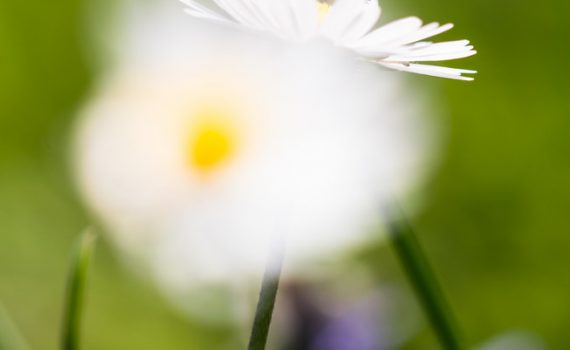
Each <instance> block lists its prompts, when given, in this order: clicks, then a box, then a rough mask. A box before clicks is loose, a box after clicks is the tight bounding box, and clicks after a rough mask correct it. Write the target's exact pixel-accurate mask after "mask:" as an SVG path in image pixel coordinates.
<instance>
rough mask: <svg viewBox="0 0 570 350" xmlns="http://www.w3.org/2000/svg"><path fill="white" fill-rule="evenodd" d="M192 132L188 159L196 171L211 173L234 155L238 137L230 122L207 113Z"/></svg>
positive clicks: (201, 117)
mask: <svg viewBox="0 0 570 350" xmlns="http://www.w3.org/2000/svg"><path fill="white" fill-rule="evenodd" d="M191 130H192V132H191V133H190V137H189V142H188V146H187V147H188V148H187V157H188V163H189V165H190V166H191V167H192V168H193V169H194V170H196V171H198V172H202V173H207V172H210V171H212V170H213V169H215V168H217V167H218V166H219V165H221V164H223V163H224V162H225V161H227V160H228V159H229V158H230V157H231V156H232V155H233V154H234V152H235V148H236V135H235V130H234V129H233V128H232V125H231V123H230V122H229V121H228V120H226V119H224V118H220V117H219V116H218V115H217V114H212V113H206V114H205V115H201V116H200V118H199V121H198V123H197V124H196V125H194V126H193V127H192V128H191Z"/></svg>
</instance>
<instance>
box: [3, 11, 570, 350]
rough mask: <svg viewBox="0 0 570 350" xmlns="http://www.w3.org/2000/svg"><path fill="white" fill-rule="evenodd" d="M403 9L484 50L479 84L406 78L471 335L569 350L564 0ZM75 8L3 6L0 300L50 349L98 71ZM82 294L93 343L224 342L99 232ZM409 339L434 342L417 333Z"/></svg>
mask: <svg viewBox="0 0 570 350" xmlns="http://www.w3.org/2000/svg"><path fill="white" fill-rule="evenodd" d="M92 1H93V0H92ZM172 1H175V0H172ZM397 3H398V4H397V6H398V8H397V10H395V5H396V4H395V2H394V1H392V2H391V3H387V4H386V6H385V11H386V12H389V11H391V10H392V14H394V12H393V11H396V12H395V13H397V14H399V15H407V14H415V15H418V16H420V17H422V18H424V19H425V20H441V21H453V22H454V23H456V28H455V29H454V30H453V31H452V32H451V33H446V34H444V35H442V36H441V38H439V39H457V38H470V39H471V40H472V41H473V42H474V44H475V45H476V48H477V49H478V51H479V53H478V55H477V56H475V57H473V58H469V59H466V60H463V61H460V62H454V63H453V64H455V66H458V67H466V68H474V69H477V70H478V71H479V72H480V73H479V74H478V75H477V79H476V81H475V82H472V83H463V82H456V81H447V80H442V79H436V78H429V77H410V80H412V81H413V82H417V83H418V84H419V86H420V91H422V89H426V91H429V95H430V96H437V98H438V103H439V104H440V110H445V111H446V113H444V114H442V115H440V116H439V117H438V118H440V119H441V122H442V124H443V125H444V126H445V128H446V134H447V138H446V141H445V144H444V147H443V150H442V152H443V153H442V155H441V158H442V160H441V164H440V167H439V168H438V169H437V171H436V172H435V173H434V174H433V176H432V177H431V178H430V179H429V181H428V183H427V184H426V186H425V189H424V191H425V195H426V197H425V198H426V201H425V207H424V208H423V210H422V211H421V212H420V213H419V215H417V216H416V217H415V218H414V219H413V220H414V225H415V226H416V228H417V230H418V231H419V232H420V239H421V241H422V243H423V244H424V246H425V249H426V251H427V253H428V254H429V256H430V258H431V259H432V263H433V265H434V267H435V268H436V270H437V273H438V276H439V277H440V279H441V281H442V284H443V286H444V289H445V291H446V293H447V295H448V297H449V301H450V303H451V305H452V307H453V309H454V311H455V313H456V315H457V319H458V320H459V323H460V325H461V328H462V330H463V333H464V335H465V338H466V339H467V341H468V343H469V344H477V343H480V342H484V341H485V340H487V339H489V338H491V337H494V336H496V335H497V334H499V333H502V332H505V331H509V330H513V329H522V330H527V331H530V332H533V333H536V334H538V335H540V336H541V337H542V338H543V339H544V340H545V341H546V343H547V344H548V346H549V348H551V349H570V332H568V331H567V328H568V326H569V325H570V268H569V267H570V253H569V250H570V249H569V248H570V236H569V233H570V229H569V227H570V225H569V222H570V215H569V214H570V137H569V136H570V104H569V103H568V102H569V101H568V99H569V98H570V85H569V84H568V78H570V74H569V73H568V70H567V68H566V65H567V62H569V60H568V58H569V57H568V56H569V55H568V53H569V52H570V49H568V38H569V37H570V29H569V27H568V26H567V14H569V13H570V4H569V3H568V2H567V1H564V0H545V1H543V2H541V3H540V4H539V3H537V2H530V1H527V0H523V1H514V0H506V1H500V2H497V1H492V0H479V1H452V0H432V1H419V0H401V1H398V2H397ZM85 12H86V6H85V3H83V2H82V1H79V0H56V1H52V2H46V1H42V2H39V1H14V0H0V301H1V302H2V303H3V304H4V306H5V307H6V309H7V310H8V311H9V313H10V314H11V316H12V318H13V319H14V321H15V323H16V324H17V325H18V327H19V328H20V330H21V332H22V333H23V334H24V336H25V337H26V338H27V339H28V341H29V343H30V345H31V346H32V348H34V349H54V348H56V347H57V341H58V336H59V324H60V316H61V310H60V309H61V303H62V298H63V294H64V285H65V276H66V270H67V264H68V260H69V250H70V248H71V246H72V245H73V242H74V239H75V238H76V236H77V234H78V233H79V232H80V231H81V230H82V229H83V228H84V227H85V226H86V225H87V224H88V222H89V220H88V217H87V215H86V214H85V211H84V210H83V209H82V207H81V205H80V203H79V200H78V198H77V196H76V194H75V193H74V190H73V186H72V181H71V178H70V175H69V172H68V170H67V169H68V168H67V164H66V162H67V159H68V157H67V156H68V151H67V147H68V130H69V127H70V124H71V123H72V121H73V119H74V115H75V111H76V109H77V108H78V106H80V105H81V102H82V99H83V98H84V97H85V96H86V93H87V92H88V89H89V87H90V86H91V84H92V83H93V81H94V75H93V73H92V70H91V69H90V66H89V65H88V63H87V62H88V58H87V57H86V52H87V50H86V48H87V47H88V46H90V45H89V43H88V42H87V41H88V36H86V35H85V30H84V29H85ZM393 17H395V15H391V16H390V18H393ZM426 94H427V93H426ZM375 254H378V255H379V256H383V257H382V258H379V261H380V262H381V263H382V266H383V268H384V269H392V270H393V273H386V274H384V275H385V276H388V277H385V278H386V279H397V280H401V279H402V276H401V272H400V271H399V270H398V268H397V265H396V264H395V263H394V261H393V256H391V252H390V251H389V247H383V248H381V249H380V251H376V252H375ZM384 260H392V261H391V263H390V261H384ZM89 295H90V299H89V303H88V310H87V320H86V322H87V327H86V329H85V342H86V348H87V349H125V350H127V349H137V350H144V349H159V348H161V349H162V348H164V349H214V348H219V347H220V346H221V344H223V343H224V340H223V339H224V336H223V335H224V334H226V332H227V331H224V330H219V329H217V330H214V329H210V328H208V327H207V326H204V325H199V324H193V323H191V322H189V321H187V320H185V319H184V318H183V317H182V316H180V315H179V314H177V313H175V312H173V311H172V310H171V309H169V308H168V307H167V306H166V305H165V302H164V301H163V300H162V299H161V298H160V297H159V296H158V295H157V294H156V292H155V291H153V289H152V288H148V286H146V285H145V284H144V283H143V282H141V281H139V280H137V279H136V278H134V277H133V276H131V275H130V274H129V273H128V272H127V271H125V269H123V268H122V267H121V265H120V264H119V262H118V261H117V257H116V254H114V252H113V251H112V249H111V248H109V247H108V246H107V243H106V242H105V241H103V242H102V244H101V245H100V246H99V250H98V252H97V257H96V264H95V266H94V269H93V270H92V275H91V279H90V290H89ZM408 348H409V349H421V350H426V349H432V348H433V349H436V348H437V346H435V345H434V343H433V339H432V337H431V336H430V335H429V332H428V330H427V328H426V329H425V330H424V331H422V332H420V334H419V335H418V336H417V337H416V338H415V339H414V340H413V341H412V342H411V343H410V344H409V346H408Z"/></svg>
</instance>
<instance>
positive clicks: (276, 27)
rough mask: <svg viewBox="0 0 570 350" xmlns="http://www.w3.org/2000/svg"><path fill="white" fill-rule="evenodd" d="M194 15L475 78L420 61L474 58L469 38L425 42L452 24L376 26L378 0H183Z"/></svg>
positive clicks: (394, 65) (419, 69) (397, 65)
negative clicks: (322, 40) (208, 1)
mask: <svg viewBox="0 0 570 350" xmlns="http://www.w3.org/2000/svg"><path fill="white" fill-rule="evenodd" d="M182 1H183V2H184V3H185V4H186V5H187V6H188V8H187V12H188V13H189V14H191V15H193V16H195V17H199V18H206V19H210V20H214V21H217V22H225V23H234V24H239V25H242V26H244V27H247V28H250V29H253V30H258V31H266V32H271V33H273V34H275V35H277V36H279V37H281V38H285V39H288V40H293V41H306V40H309V39H313V38H316V37H324V38H327V39H329V40H330V41H332V42H333V43H334V44H335V45H338V46H341V47H345V48H348V49H351V50H353V51H354V52H356V53H357V54H359V55H360V56H362V57H363V58H365V59H367V60H370V61H372V62H375V63H377V64H379V65H381V66H384V67H387V68H391V69H396V70H401V71H408V72H414V73H420V74H426V75H432V76H437V77H443V78H451V79H459V80H473V78H471V77H465V76H463V74H473V73H476V72H475V71H471V70H465V69H455V68H447V67H440V66H434V65H429V64H419V63H417V62H433V61H445V60H452V59H458V58H464V57H468V56H472V55H474V54H475V53H476V51H475V50H473V46H472V45H470V44H469V41H468V40H457V41H448V42H441V43H432V42H427V41H423V40H424V39H427V38H430V37H433V36H435V35H437V34H440V33H443V32H445V31H447V30H449V29H451V28H452V27H453V25H452V24H450V23H448V24H444V25H440V24H439V23H435V22H434V23H429V24H426V25H423V24H422V21H421V20H420V19H419V18H417V17H407V18H403V19H400V20H396V21H394V22H392V23H389V24H386V25H384V26H381V27H377V28H376V25H377V23H378V20H379V18H380V13H381V11H380V6H379V5H378V1H376V0H214V3H215V4H213V5H210V6H207V5H205V4H204V3H203V2H202V1H201V0H182Z"/></svg>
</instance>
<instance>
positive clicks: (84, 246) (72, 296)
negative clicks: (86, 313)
mask: <svg viewBox="0 0 570 350" xmlns="http://www.w3.org/2000/svg"><path fill="white" fill-rule="evenodd" d="M95 241H96V235H95V233H93V231H91V230H90V229H87V230H85V232H83V234H82V235H81V236H80V237H79V240H78V242H77V245H76V247H75V249H74V251H73V255H72V259H71V268H70V271H69V277H68V281H67V295H66V299H65V306H64V307H65V309H64V318H63V338H62V343H61V349H62V350H77V349H78V348H79V333H80V329H81V321H82V317H81V316H82V314H83V303H84V299H85V284H86V280H87V272H88V268H89V264H90V262H91V259H92V256H93V252H94V249H95Z"/></svg>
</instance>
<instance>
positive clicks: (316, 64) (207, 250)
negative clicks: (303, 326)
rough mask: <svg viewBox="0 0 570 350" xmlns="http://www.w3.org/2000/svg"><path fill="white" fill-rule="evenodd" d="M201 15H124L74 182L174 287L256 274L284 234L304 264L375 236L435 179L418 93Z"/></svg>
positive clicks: (323, 48) (84, 125)
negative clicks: (427, 166) (419, 186)
mask: <svg viewBox="0 0 570 350" xmlns="http://www.w3.org/2000/svg"><path fill="white" fill-rule="evenodd" d="M139 11H140V10H139ZM196 22H198V21H188V20H187V18H184V15H183V14H182V13H180V14H178V12H176V11H174V12H171V11H156V10H152V11H148V12H147V13H142V14H140V15H138V16H132V18H131V19H130V20H129V21H125V22H124V25H125V27H126V28H125V29H124V32H125V33H126V34H125V35H118V36H117V37H118V38H120V41H121V44H122V45H120V46H118V48H119V49H120V50H121V51H120V52H119V53H118V54H117V58H116V59H115V60H114V62H115V64H114V66H113V67H111V68H110V69H109V70H108V71H107V74H106V78H105V79H104V80H102V81H101V83H100V85H99V87H98V89H97V90H96V92H95V94H94V95H93V96H92V98H91V99H90V100H89V103H88V104H87V106H86V108H85V110H84V111H83V113H82V118H81V119H80V122H79V124H78V130H77V138H76V141H77V142H76V146H77V147H76V154H75V163H74V164H75V166H76V172H77V178H78V180H79V186H80V189H81V192H82V193H83V195H84V197H85V198H86V199H87V203H88V204H89V206H90V207H91V209H92V210H93V211H94V212H95V213H96V214H97V216H98V217H99V218H101V220H102V221H103V223H104V224H105V225H106V226H107V228H108V229H109V232H110V233H111V237H112V238H113V239H114V241H115V242H116V243H117V244H118V246H119V247H120V248H121V249H122V250H124V251H126V252H127V253H129V254H128V255H130V256H133V257H135V258H136V259H137V260H138V261H142V262H144V263H145V264H146V266H147V267H148V270H150V271H152V272H153V276H154V277H155V278H156V279H157V280H158V281H159V282H160V283H161V285H162V286H164V287H165V290H166V291H169V292H172V291H181V290H182V291H186V290H188V289H191V288H193V287H197V286H203V285H216V284H228V283H237V284H244V283H248V282H249V281H251V280H252V279H253V278H258V277H259V275H258V273H260V272H261V271H262V270H263V267H264V266H265V263H266V259H267V254H268V248H269V242H268V241H269V240H270V237H271V236H272V235H274V234H276V233H279V232H281V231H283V230H284V231H286V232H287V234H288V237H287V242H288V245H289V248H288V249H287V262H288V264H290V265H291V266H300V264H301V262H303V261H306V260H307V259H308V258H311V259H312V258H317V257H323V256H327V255H331V254H332V253H334V252H338V251H339V250H340V249H341V248H342V249H345V248H347V247H352V246H355V245H357V244H360V243H361V242H364V241H365V240H366V239H368V235H367V233H368V230H367V229H368V228H370V225H373V224H374V223H375V217H376V211H377V209H378V208H379V207H380V206H381V205H382V204H383V202H384V201H386V200H387V199H388V198H390V197H391V195H392V194H396V195H397V194H401V193H402V192H405V191H407V190H408V189H409V188H410V186H411V184H413V183H414V180H415V179H416V177H417V176H418V175H420V174H421V173H422V172H421V171H419V169H420V165H421V161H422V160H423V156H424V154H425V148H426V147H425V143H424V141H425V139H424V138H423V135H424V131H425V130H424V129H423V124H422V123H421V120H420V119H419V118H417V113H416V110H415V108H414V105H413V104H410V103H409V96H410V92H409V91H406V93H405V94H403V92H402V89H401V87H402V86H401V82H400V81H399V80H398V77H397V76H394V75H389V74H388V75H387V74H386V72H382V71H379V70H377V69H375V68H374V67H372V66H370V65H368V64H366V63H364V62H361V61H359V60H353V59H352V57H351V56H350V55H347V53H346V52H345V51H344V50H339V49H338V48H335V47H331V46H329V45H316V46H315V45H299V46H298V47H296V49H295V50H291V47H290V44H289V43H284V42H279V41H275V40H267V39H266V38H263V37H259V36H252V35H245V34H243V33H235V32H232V31H229V30H227V28H221V27H216V26H213V25H211V24H207V23H196ZM236 53H238V54H236ZM404 96H405V98H406V103H402V102H403V100H402V98H404ZM293 269H294V268H293ZM248 277H251V278H248ZM185 299H187V298H185Z"/></svg>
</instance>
